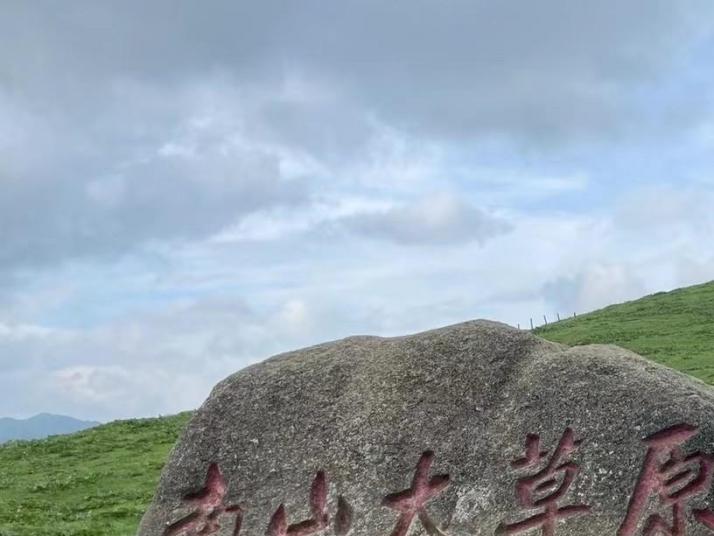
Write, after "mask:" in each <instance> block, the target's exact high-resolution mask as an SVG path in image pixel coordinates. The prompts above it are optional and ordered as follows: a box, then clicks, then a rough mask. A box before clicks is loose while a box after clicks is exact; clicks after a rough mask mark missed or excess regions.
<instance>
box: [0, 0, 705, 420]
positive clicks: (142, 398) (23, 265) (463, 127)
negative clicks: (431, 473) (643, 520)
mask: <svg viewBox="0 0 714 536" xmlns="http://www.w3.org/2000/svg"><path fill="white" fill-rule="evenodd" d="M0 35H1V36H2V38H1V39H2V41H1V44H2V46H0V416H15V417H23V416H29V415H32V414H34V413H37V412H40V411H51V412H55V413H66V414H71V415H74V416H77V417H83V418H94V419H100V420H109V419H114V418H124V417H132V416H150V415H157V414H167V413H173V412H176V411H179V410H183V409H189V408H194V407H196V406H198V405H199V404H200V403H201V402H202V401H203V399H204V398H205V397H206V395H207V394H208V392H209V390H210V388H211V387H212V386H213V384H215V383H216V382H217V381H218V380H220V379H221V378H223V377H224V376H226V375H227V374H229V373H231V372H234V371H236V370H238V369H240V368H241V367H243V366H245V365H247V364H249V363H252V362H255V361H258V360H261V359H263V358H265V357H267V356H269V355H272V354H274V353H277V352H279V351H283V350H288V349H293V348H297V347H300V346H305V345H308V344H312V343H317V342H321V341H324V340H328V339H335V338H340V337H343V336H347V335H354V334H375V335H395V334H404V333H409V332H414V331H418V330H422V329H427V328H431V327H438V326H441V325H445V324H449V323H454V322H459V321H464V320H468V319H473V318H490V319H495V320H501V321H504V322H508V323H511V324H513V325H516V324H518V323H520V324H521V325H522V326H525V325H527V324H528V321H529V318H530V317H533V318H534V319H535V320H536V321H537V322H540V321H541V320H540V319H542V315H543V314H547V315H548V316H549V317H551V318H552V317H554V316H555V314H556V313H560V314H572V313H573V312H579V313H582V312H586V311H589V310H592V309H595V308H598V307H600V306H603V305H606V304H609V303H612V302H618V301H623V300H627V299H630V298H635V297H639V296H641V295H643V294H647V293H650V292H655V291H659V290H668V289H672V288H675V287H679V286H684V285H690V284H694V283H700V282H704V281H708V280H711V279H714V248H712V246H711V237H712V235H714V211H713V210H712V207H713V206H714V69H712V68H711V65H712V57H714V3H712V2H711V1H710V0H701V1H689V0H680V1H677V2H673V1H658V0H630V1H628V2H622V1H620V0H617V1H615V0H601V1H598V2H590V3H587V4H584V3H580V2H572V0H541V1H539V2H528V1H520V2H517V1H512V0H504V1H498V2H495V1H482V0H469V1H457V0H455V1H446V2H444V1H441V0H438V1H437V0H409V1H403V0H393V1H390V2H383V1H381V0H380V1H372V0H361V1H354V2H353V1H351V0H344V1H340V2H324V1H313V0H304V1H300V2H275V1H272V0H261V1H251V2H245V1H236V0H216V1H212V2H194V1H188V0H170V1H169V0H154V1H152V2H143V1H139V0H122V1H114V2H110V1H96V0H75V1H72V2H60V1H56V0H55V1H51V0H35V1H32V2H28V1H26V0H0Z"/></svg>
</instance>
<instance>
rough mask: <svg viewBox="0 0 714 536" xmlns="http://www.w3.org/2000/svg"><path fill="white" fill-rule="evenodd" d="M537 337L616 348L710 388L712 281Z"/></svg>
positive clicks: (547, 329) (713, 375)
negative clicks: (703, 382)
mask: <svg viewBox="0 0 714 536" xmlns="http://www.w3.org/2000/svg"><path fill="white" fill-rule="evenodd" d="M535 333H536V335H538V336H540V337H543V338H544V339H548V340H550V341H555V342H562V343H564V344H567V345H570V346H574V345H579V344H593V343H602V344H616V345H618V346H622V347H623V348H627V349H628V350H632V351H633V352H636V353H638V354H640V355H643V356H645V357H648V358H650V359H652V360H653V361H656V362H658V363H661V364H663V365H667V366H669V367H672V368H674V369H677V370H680V371H682V372H686V373H687V374H690V375H692V376H695V377H697V378H699V379H701V380H703V381H705V382H707V383H709V384H714V282H711V283H705V284H703V285H697V286H693V287H686V288H682V289H678V290H674V291H672V292H660V293H657V294H653V295H651V296H646V297H644V298H641V299H639V300H635V301H631V302H627V303H622V304H618V305H611V306H609V307H606V308H605V309H600V310H599V311H595V312H593V313H589V314H586V315H582V316H579V317H577V318H571V319H568V320H563V321H561V322H556V323H554V324H550V325H548V326H543V327H540V328H537V329H536V330H535Z"/></svg>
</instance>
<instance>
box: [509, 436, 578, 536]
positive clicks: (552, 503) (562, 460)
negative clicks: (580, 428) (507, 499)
mask: <svg viewBox="0 0 714 536" xmlns="http://www.w3.org/2000/svg"><path fill="white" fill-rule="evenodd" d="M581 443H582V440H578V441H576V440H575V434H574V433H573V431H572V430H571V429H570V428H566V430H565V432H564V433H563V436H562V437H561V439H560V442H559V443H558V446H557V447H556V449H555V452H554V453H553V456H552V457H551V458H550V461H549V462H548V463H547V465H546V466H545V467H543V469H541V470H540V471H538V472H537V473H535V474H534V475H532V476H526V477H523V478H521V479H519V480H518V482H517V484H516V497H517V498H518V502H519V503H520V504H521V506H523V507H524V508H527V509H533V508H544V511H543V512H541V513H540V514H536V515H534V516H532V517H529V518H528V519H524V520H523V521H519V522H517V523H512V524H510V525H509V524H506V523H503V522H502V523H501V524H500V525H499V526H498V528H496V534H518V533H520V532H524V531H527V530H530V529H533V528H535V527H540V529H541V530H542V534H543V536H553V535H554V534H555V524H556V521H558V520H559V519H564V518H568V517H572V516H577V515H581V514H586V513H588V512H589V511H590V507H589V506H586V505H582V504H579V505H574V506H564V507H559V506H558V504H557V503H558V501H559V500H560V499H562V498H563V496H565V494H566V493H567V492H568V489H569V488H570V486H571V485H572V483H573V481H574V480H575V477H576V476H577V474H578V472H579V471H580V467H578V466H577V465H576V464H574V463H573V462H571V461H566V460H567V459H568V458H569V456H570V455H571V454H572V453H573V452H574V451H575V449H576V448H577V447H578V446H580V444H581ZM547 455H548V451H541V450H540V437H539V436H537V435H535V434H528V436H527V437H526V453H525V457H524V458H520V459H518V460H515V461H513V462H512V463H511V466H512V467H513V468H515V469H522V468H525V467H528V468H530V469H535V468H536V467H537V466H538V464H539V463H540V462H541V461H542V460H543V459H545V457H546V456H547ZM559 482H560V483H559Z"/></svg>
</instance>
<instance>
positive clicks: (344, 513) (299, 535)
mask: <svg viewBox="0 0 714 536" xmlns="http://www.w3.org/2000/svg"><path fill="white" fill-rule="evenodd" d="M327 488H328V486H327V477H326V476H325V472H324V471H318V472H317V475H315V479H314V480H313V481H312V486H311V487H310V513H311V514H312V517H310V519H306V520H305V521H301V522H300V523H294V524H292V525H288V519H287V513H286V512H285V505H284V504H281V505H280V506H279V507H278V509H277V510H276V511H275V513H274V514H273V517H272V518H271V519H270V523H269V524H268V530H267V534H268V536H309V535H311V534H315V533H316V532H319V531H321V530H324V529H325V528H327V525H328V524H329V522H330V517H329V514H328V512H327ZM351 525H352V507H351V506H350V505H349V504H348V503H347V501H346V500H345V499H344V497H342V496H341V495H340V496H339V497H338V500H337V516H336V517H335V534H336V535H337V536H346V534H347V533H348V532H349V531H350V528H351Z"/></svg>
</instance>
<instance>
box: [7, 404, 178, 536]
mask: <svg viewBox="0 0 714 536" xmlns="http://www.w3.org/2000/svg"><path fill="white" fill-rule="evenodd" d="M189 417H190V414H188V413H182V414H180V415H175V416H172V417H164V418H158V419H141V420H131V421H116V422H113V423H110V424H106V425H103V426H99V427H97V428H93V429H91V430H86V431H83V432H79V433H76V434H72V435H67V436H55V437H51V438H49V439H45V440H40V441H20V442H15V443H9V444H6V445H4V446H2V447H0V536H133V534H135V532H136V528H137V525H138V523H139V519H140V518H141V515H142V514H143V512H144V510H145V509H146V506H147V504H148V503H149V502H150V501H151V497H152V495H153V493H154V489H155V487H156V483H157V481H158V478H159V473H160V471H161V468H162V466H163V464H164V462H165V460H166V457H167V455H168V453H169V450H170V449H171V447H172V446H173V444H174V442H175V441H176V438H177V436H178V434H179V432H180V431H181V429H182V428H183V427H184V425H185V424H186V422H187V421H188V418H189Z"/></svg>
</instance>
